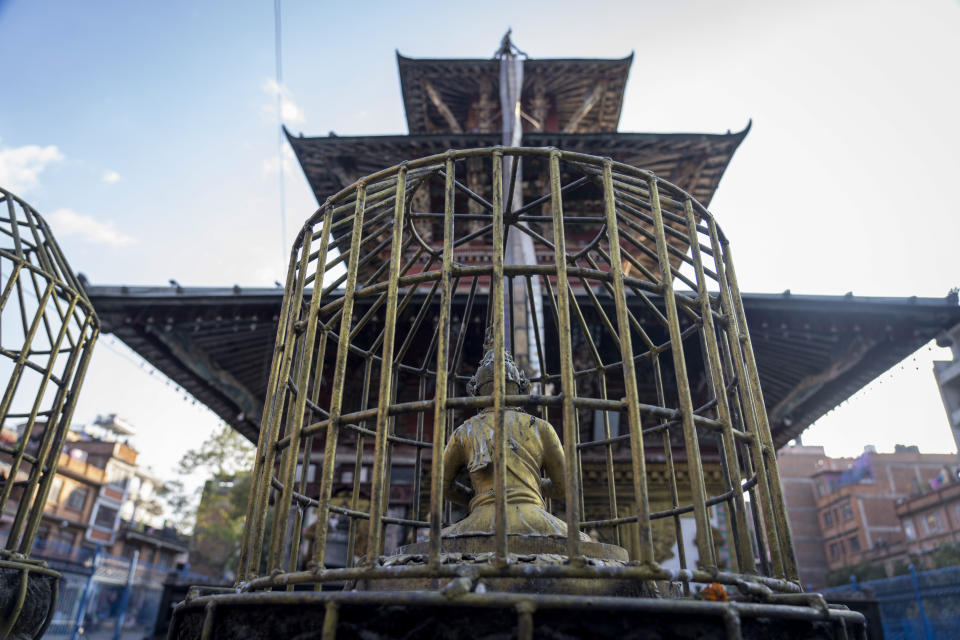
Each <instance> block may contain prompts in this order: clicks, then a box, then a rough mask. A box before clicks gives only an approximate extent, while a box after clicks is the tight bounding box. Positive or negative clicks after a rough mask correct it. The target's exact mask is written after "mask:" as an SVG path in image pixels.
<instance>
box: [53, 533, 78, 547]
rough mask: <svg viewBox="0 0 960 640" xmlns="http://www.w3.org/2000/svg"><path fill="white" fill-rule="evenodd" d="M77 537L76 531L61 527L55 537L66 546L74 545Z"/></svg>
mask: <svg viewBox="0 0 960 640" xmlns="http://www.w3.org/2000/svg"><path fill="white" fill-rule="evenodd" d="M76 538H77V534H76V532H75V531H73V530H71V529H60V530H59V531H57V534H56V536H55V537H54V539H55V540H56V542H58V543H60V544H62V545H63V546H65V547H72V546H73V541H74V540H76Z"/></svg>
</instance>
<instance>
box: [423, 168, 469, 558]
mask: <svg viewBox="0 0 960 640" xmlns="http://www.w3.org/2000/svg"><path fill="white" fill-rule="evenodd" d="M453 171H454V166H453V157H452V155H450V154H448V155H447V159H446V162H445V163H444V175H445V176H446V178H445V180H446V181H445V184H444V189H443V267H442V268H441V269H442V270H441V274H440V321H439V323H438V325H437V382H436V391H435V396H434V403H433V452H432V458H431V460H430V473H431V476H430V479H431V483H432V484H431V487H430V566H431V567H434V568H439V567H440V553H441V552H442V547H441V540H440V531H441V529H442V527H443V450H444V445H445V444H446V427H447V425H446V418H447V411H446V408H447V391H448V390H449V385H448V384H447V371H448V369H449V366H448V364H447V356H448V351H449V349H450V305H451V301H452V299H453V286H452V284H453V283H452V282H451V281H450V280H451V277H452V271H453V205H454V198H455V193H456V192H455V191H454V180H453ZM464 320H466V319H464Z"/></svg>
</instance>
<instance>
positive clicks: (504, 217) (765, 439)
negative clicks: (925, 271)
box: [238, 148, 800, 593]
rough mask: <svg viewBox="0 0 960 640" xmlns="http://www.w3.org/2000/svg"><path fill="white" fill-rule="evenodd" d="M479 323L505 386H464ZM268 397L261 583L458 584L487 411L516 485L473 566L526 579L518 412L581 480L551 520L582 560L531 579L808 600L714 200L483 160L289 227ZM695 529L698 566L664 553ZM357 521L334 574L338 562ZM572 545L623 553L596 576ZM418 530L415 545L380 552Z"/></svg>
mask: <svg viewBox="0 0 960 640" xmlns="http://www.w3.org/2000/svg"><path fill="white" fill-rule="evenodd" d="M521 166H522V168H521ZM521 201H526V204H520V202H521ZM511 235H513V236H514V237H518V236H523V237H525V238H527V239H528V240H526V241H525V242H527V247H528V254H527V255H528V257H529V256H530V255H533V256H534V259H533V260H529V261H528V262H527V263H520V262H517V261H514V262H512V263H511V261H510V260H509V259H508V260H506V261H505V255H508V256H509V255H510V254H511V252H510V250H509V247H508V245H509V239H508V238H509V236H511ZM529 247H532V249H533V252H532V254H531V253H529ZM524 325H526V326H524ZM485 327H489V330H490V331H491V333H492V347H493V353H494V357H495V365H494V370H495V371H496V372H498V373H497V374H496V375H495V377H494V385H493V391H492V394H491V395H488V396H479V397H469V396H467V394H466V393H465V392H464V390H465V383H466V381H467V380H468V378H469V376H470V374H471V373H473V367H474V366H475V365H476V362H477V361H478V360H479V358H478V357H477V356H478V354H479V353H480V352H479V351H478V343H479V342H480V339H479V336H481V335H482V333H483V329H484V328H485ZM525 337H528V338H529V340H526V346H527V348H526V350H525V353H517V350H518V347H523V346H525V345H524V342H525V340H524V338H525ZM508 345H509V346H508ZM511 351H512V352H513V354H514V355H515V357H516V359H517V360H518V361H520V362H522V363H524V364H525V366H526V367H527V368H528V369H529V370H528V374H529V378H530V382H531V384H532V387H531V392H530V393H528V394H524V395H506V394H505V388H506V387H505V378H504V376H505V374H504V358H505V355H504V354H506V353H510V352H511ZM268 388H269V395H268V397H267V402H266V405H265V407H266V408H265V410H264V416H263V421H262V427H261V434H260V440H259V445H258V449H257V458H256V464H255V467H254V487H253V491H252V494H251V498H250V502H249V510H248V517H247V520H246V527H245V530H244V537H243V548H242V553H241V560H240V566H239V571H238V575H239V577H240V582H241V583H242V585H243V588H244V589H245V590H259V589H270V588H274V587H278V586H281V585H291V584H300V583H311V584H315V585H317V588H318V589H319V588H321V586H322V585H323V584H324V583H327V582H332V581H338V580H361V581H362V580H367V581H369V580H374V581H377V580H388V581H389V580H402V579H404V578H407V579H409V578H422V577H428V578H451V577H455V576H456V575H458V574H457V567H456V566H454V564H451V563H450V562H449V561H447V560H446V559H445V558H444V557H443V555H444V550H443V546H442V542H441V529H442V528H443V526H444V525H445V524H447V523H448V522H449V521H450V519H451V516H452V515H454V513H455V512H453V511H452V510H451V508H450V506H449V505H448V504H447V502H446V501H445V497H444V495H443V487H442V482H441V481H440V475H441V464H442V453H443V447H444V444H445V443H446V441H447V439H448V437H449V434H450V433H451V431H452V430H453V428H454V427H456V425H457V424H459V423H460V422H461V421H462V420H463V419H464V418H465V417H466V416H469V415H470V414H471V413H475V412H476V411H477V410H478V409H481V408H492V410H493V412H494V415H499V416H500V418H499V420H498V422H497V425H498V426H497V429H496V430H495V431H496V436H495V447H494V461H493V462H494V477H495V481H496V486H497V488H498V489H499V491H497V492H496V494H497V495H496V508H495V512H496V527H495V530H494V531H493V532H492V538H491V541H490V548H489V551H490V553H489V554H488V557H487V558H486V560H487V561H485V562H484V563H481V566H478V567H477V568H476V576H478V577H480V578H483V577H494V576H501V577H508V576H520V575H529V573H530V571H531V567H530V566H527V565H524V563H523V562H521V561H520V560H518V557H520V556H519V555H518V553H516V552H515V551H516V549H515V550H514V551H511V548H512V546H514V545H515V544H516V539H515V537H514V536H512V535H508V534H507V531H506V527H505V525H504V523H505V518H506V515H505V514H506V498H505V497H504V492H503V491H502V488H503V487H504V478H505V474H506V462H505V460H506V458H505V456H506V455H507V454H506V448H505V442H506V440H505V438H506V436H505V432H504V429H503V427H502V422H503V419H502V414H503V409H504V407H505V406H517V407H523V408H524V410H525V411H527V412H531V413H535V414H536V415H538V416H539V417H541V418H543V419H545V420H547V421H548V422H550V423H551V424H552V425H554V426H555V427H556V429H557V431H558V432H559V433H560V437H561V440H562V443H563V453H564V458H565V462H566V469H567V474H566V479H565V484H566V486H565V487H564V493H565V499H555V500H553V501H552V502H551V504H550V505H549V507H550V508H551V509H552V511H554V512H555V513H556V514H559V515H562V518H563V519H564V520H565V522H566V524H567V532H568V535H567V538H566V541H565V545H564V550H565V551H564V553H565V555H566V557H567V560H566V561H565V562H562V563H559V564H555V565H551V566H538V567H536V568H535V571H536V572H537V575H542V576H544V577H552V578H564V577H567V578H577V577H579V578H596V579H598V580H605V579H621V580H622V579H628V580H641V581H643V580H646V581H650V580H660V581H672V582H674V583H677V584H682V585H684V586H685V587H686V586H687V583H689V582H691V581H695V582H719V583H724V584H728V585H738V584H739V585H743V584H744V583H745V582H746V583H762V585H763V586H765V587H766V588H769V589H772V590H773V591H777V592H784V593H792V592H798V591H800V587H799V585H798V580H797V567H796V560H795V558H794V553H793V548H792V543H791V538H790V530H789V527H788V525H787V520H786V516H785V511H784V503H783V496H782V492H781V487H780V482H779V477H778V473H777V466H776V459H775V452H774V448H773V446H772V442H771V437H770V429H769V425H768V422H767V415H766V410H765V407H764V403H763V398H762V395H761V390H760V384H759V379H758V376H757V367H756V363H755V361H754V355H753V350H752V347H751V344H750V336H749V333H748V331H747V326H746V320H745V317H744V312H743V305H742V303H741V300H740V291H739V287H738V285H737V279H736V276H735V273H734V269H733V263H732V261H731V258H730V247H729V245H728V243H727V241H726V239H725V237H724V236H723V234H722V232H721V231H720V229H719V227H718V226H717V224H716V221H715V220H714V218H713V216H712V215H711V214H710V213H709V212H708V211H707V209H706V208H705V207H703V206H702V205H701V204H699V203H698V202H696V201H695V200H694V199H693V198H692V197H691V196H690V195H688V194H687V193H686V192H684V191H683V190H681V189H679V188H678V187H676V186H674V185H672V184H670V183H667V182H665V181H663V180H661V179H659V178H657V177H656V176H655V175H653V174H652V173H650V172H648V171H644V170H642V169H637V168H634V167H630V166H626V165H623V164H619V163H617V162H613V161H612V160H610V159H604V158H598V157H593V156H587V155H583V154H577V153H569V152H564V151H560V150H556V149H527V148H492V149H476V150H466V151H450V152H447V153H446V154H442V155H436V156H431V157H427V158H423V159H419V160H414V161H411V162H407V163H404V164H402V165H399V166H396V167H393V168H390V169H387V170H384V171H381V172H379V173H376V174H373V175H371V176H368V177H367V178H364V179H362V180H360V181H358V182H357V183H356V184H354V185H352V186H351V187H349V188H347V189H345V190H343V191H341V192H339V193H337V194H336V195H334V196H332V197H331V198H329V199H328V200H327V201H326V202H325V203H324V205H323V206H322V207H321V208H320V209H319V210H318V211H317V213H316V214H314V215H313V216H312V217H311V218H310V219H309V220H308V221H307V222H306V224H305V225H304V227H303V229H302V231H301V232H300V234H299V236H298V237H297V241H296V244H295V246H294V249H293V254H292V256H291V262H290V266H289V271H288V275H287V282H286V290H285V295H284V302H283V311H282V315H281V320H280V328H279V331H278V336H277V342H276V351H275V355H274V359H273V363H272V367H271V370H270V381H269V387H268ZM621 418H622V419H621ZM585 423H586V424H585ZM591 423H592V424H591ZM612 425H615V426H616V428H612ZM621 425H622V427H621ZM311 460H317V461H319V464H318V468H319V470H320V474H319V478H312V477H310V476H311V474H312V473H313V469H312V466H311V464H310V461H311ZM365 461H368V464H369V472H368V475H367V476H364V469H366V468H367V467H365V465H364V462H365ZM401 461H402V463H403V464H406V465H410V464H411V463H412V467H413V477H412V486H410V487H409V489H408V490H407V492H406V493H404V494H403V495H404V496H405V497H404V498H403V499H406V500H407V501H408V507H407V508H406V509H405V513H398V512H397V509H393V508H391V509H388V505H389V504H394V503H395V502H396V501H397V500H398V498H396V497H395V494H398V493H403V492H397V491H395V490H393V489H392V487H391V482H392V480H391V476H393V477H394V478H395V477H396V476H397V475H398V474H397V470H398V469H399V468H400V466H401ZM345 469H352V473H351V472H350V471H347V472H344V471H343V470H345ZM335 488H336V491H335ZM652 493H655V494H656V495H657V496H660V499H659V500H660V502H662V501H663V500H664V498H663V496H667V498H665V499H666V504H664V505H657V504H656V502H657V501H656V500H651V494H652ZM591 496H594V497H593V498H591ZM596 496H602V498H600V499H597V498H596ZM588 498H589V499H590V503H589V504H588V503H587V501H588ZM718 511H722V512H723V515H724V518H723V520H724V522H725V523H726V524H725V525H724V526H722V527H718V525H717V518H716V513H717V512H718ZM687 514H692V516H693V520H694V521H695V523H696V546H697V549H698V555H699V557H698V558H697V560H696V562H695V563H694V562H692V561H690V560H688V559H687V558H685V557H683V556H684V555H685V554H684V551H683V545H682V544H678V545H677V547H678V552H679V554H680V556H681V557H680V558H679V561H680V565H681V566H680V569H679V570H676V569H674V570H669V569H666V568H664V567H662V566H661V565H660V564H659V563H658V561H657V552H656V548H657V547H658V546H661V547H662V546H663V545H662V542H663V540H662V539H663V538H667V539H668V540H674V541H676V540H678V539H680V537H681V535H682V529H683V527H682V526H681V524H682V522H681V521H682V520H683V519H684V518H685V517H688V515H687ZM344 531H345V537H346V545H347V552H346V553H345V554H344V559H343V561H342V562H340V563H339V564H341V565H342V566H331V563H330V561H329V555H328V553H327V551H328V546H329V545H330V544H331V540H332V539H333V538H334V537H336V536H337V534H338V533H339V532H344ZM391 531H392V532H393V534H392V535H391V533H390V532H391ZM581 531H585V532H591V533H592V534H593V537H594V538H595V539H598V540H600V541H603V542H608V543H611V544H615V545H621V546H623V547H626V548H627V549H628V551H629V560H628V561H625V562H621V563H618V564H616V565H615V566H605V567H604V568H602V569H601V568H598V567H596V566H594V565H593V564H592V563H590V562H587V561H586V559H585V558H584V557H583V555H582V554H581V553H580V546H579V545H581V541H580V539H581V536H580V532H581ZM304 532H307V533H308V534H309V536H310V538H311V539H312V543H311V544H310V545H309V548H307V545H306V544H305V543H304V542H305V541H304V540H303V538H304V537H305V534H304ZM340 537H341V538H342V537H343V536H342V535H341V536H340ZM418 537H419V539H423V538H427V539H428V540H429V543H428V544H427V545H426V546H425V547H424V546H423V545H422V544H421V547H420V548H421V550H423V551H424V552H423V553H421V554H419V555H416V556H412V557H411V555H410V554H409V553H408V554H407V556H406V557H405V559H404V562H401V563H395V562H388V561H385V556H388V555H390V554H396V553H398V550H397V548H396V547H397V544H396V543H397V542H398V541H406V542H414V541H416V540H417V539H418ZM401 551H402V550H401ZM397 584H399V583H397Z"/></svg>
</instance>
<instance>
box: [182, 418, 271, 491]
mask: <svg viewBox="0 0 960 640" xmlns="http://www.w3.org/2000/svg"><path fill="white" fill-rule="evenodd" d="M255 455H256V449H255V448H254V446H253V445H252V444H250V442H249V441H248V440H247V439H246V438H244V437H243V436H242V435H240V433H239V432H237V431H235V430H233V429H231V428H230V427H228V426H227V425H223V426H222V427H221V428H220V430H219V431H215V432H214V433H212V434H211V435H210V437H209V438H207V439H206V440H204V441H203V443H202V444H201V445H200V446H199V447H198V448H196V449H189V450H187V452H186V453H184V454H183V457H182V458H180V462H178V463H177V473H179V474H180V475H192V474H194V473H196V472H197V471H207V472H208V473H210V474H211V475H212V477H214V478H232V477H233V476H234V475H236V474H237V473H239V472H241V471H249V470H250V469H251V468H252V467H253V458H254V456H255Z"/></svg>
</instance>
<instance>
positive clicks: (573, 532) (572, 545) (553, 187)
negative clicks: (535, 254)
mask: <svg viewBox="0 0 960 640" xmlns="http://www.w3.org/2000/svg"><path fill="white" fill-rule="evenodd" d="M550 195H551V198H550V203H551V213H552V214H553V244H554V247H555V248H556V250H555V252H554V258H555V264H556V269H557V271H556V275H557V318H556V320H557V334H558V336H557V337H558V340H559V342H560V388H561V390H562V396H563V402H562V411H563V453H564V458H566V463H567V482H566V487H565V492H566V516H567V555H568V557H569V561H570V563H571V564H575V565H579V564H580V563H581V562H582V560H581V559H580V557H579V556H578V555H577V542H578V541H579V538H580V513H579V512H580V477H579V474H577V473H576V470H577V468H578V465H577V433H576V429H577V410H576V407H574V405H573V399H574V397H575V396H576V386H575V383H574V378H573V362H572V354H573V347H572V345H571V340H570V293H569V292H570V288H569V286H568V285H567V242H566V238H565V237H564V232H563V231H564V230H563V194H562V193H561V185H560V152H559V151H556V150H553V151H551V152H550Z"/></svg>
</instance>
